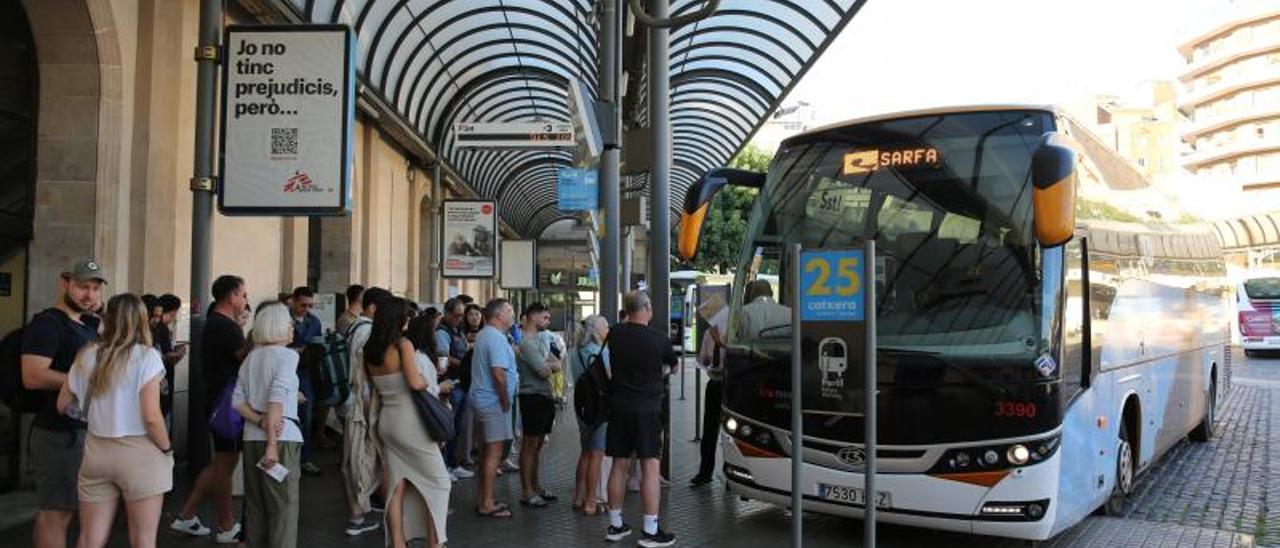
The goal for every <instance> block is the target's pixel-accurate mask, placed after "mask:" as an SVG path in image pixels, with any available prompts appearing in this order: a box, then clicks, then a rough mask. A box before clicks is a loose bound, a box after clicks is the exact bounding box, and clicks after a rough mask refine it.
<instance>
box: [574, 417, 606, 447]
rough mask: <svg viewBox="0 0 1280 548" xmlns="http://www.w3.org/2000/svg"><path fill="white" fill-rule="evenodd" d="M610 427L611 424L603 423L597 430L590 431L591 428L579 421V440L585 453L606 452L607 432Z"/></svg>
mask: <svg viewBox="0 0 1280 548" xmlns="http://www.w3.org/2000/svg"><path fill="white" fill-rule="evenodd" d="M608 427H609V423H607V422H602V423H600V426H597V427H596V428H595V430H590V429H589V428H590V427H589V426H587V425H586V424H585V423H583V422H582V419H578V440H579V441H580V442H582V450H583V451H604V446H605V439H606V438H605V432H606V429H607V428H608Z"/></svg>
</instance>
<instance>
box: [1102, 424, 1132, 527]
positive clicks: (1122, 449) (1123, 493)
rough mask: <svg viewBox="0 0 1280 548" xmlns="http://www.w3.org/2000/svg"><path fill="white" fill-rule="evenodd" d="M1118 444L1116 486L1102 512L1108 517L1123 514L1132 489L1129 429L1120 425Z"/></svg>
mask: <svg viewBox="0 0 1280 548" xmlns="http://www.w3.org/2000/svg"><path fill="white" fill-rule="evenodd" d="M1119 437H1120V443H1119V444H1118V445H1117V447H1116V484H1115V487H1113V488H1112V489H1111V496H1110V497H1108V498H1107V503H1106V505H1105V507H1104V510H1105V512H1106V514H1107V515H1108V516H1120V515H1121V514H1123V513H1124V507H1125V502H1126V501H1127V500H1128V499H1129V492H1130V491H1131V490H1132V489H1133V476H1134V474H1133V470H1134V466H1133V463H1134V459H1133V444H1132V443H1130V442H1129V428H1128V426H1127V425H1125V423H1124V422H1123V421H1122V422H1121V423H1120V436H1119Z"/></svg>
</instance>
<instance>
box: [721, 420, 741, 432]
mask: <svg viewBox="0 0 1280 548" xmlns="http://www.w3.org/2000/svg"><path fill="white" fill-rule="evenodd" d="M724 429H725V430H728V431H729V433H730V434H733V433H735V432H737V431H738V419H735V418H733V417H729V419H728V420H726V421H724Z"/></svg>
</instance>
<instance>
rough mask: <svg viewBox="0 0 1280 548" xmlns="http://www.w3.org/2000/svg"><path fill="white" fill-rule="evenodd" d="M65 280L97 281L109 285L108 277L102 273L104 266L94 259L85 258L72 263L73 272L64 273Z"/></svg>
mask: <svg viewBox="0 0 1280 548" xmlns="http://www.w3.org/2000/svg"><path fill="white" fill-rule="evenodd" d="M62 276H63V278H68V277H69V278H70V279H72V280H75V281H77V282H89V281H97V282H99V283H103V284H105V283H107V277H106V275H105V274H103V273H102V265H100V264H98V261H95V260H93V258H92V257H83V258H80V259H76V262H75V263H72V265H71V270H68V271H66V272H63V273H62Z"/></svg>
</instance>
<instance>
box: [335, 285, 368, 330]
mask: <svg viewBox="0 0 1280 548" xmlns="http://www.w3.org/2000/svg"><path fill="white" fill-rule="evenodd" d="M362 297H364V286H363V285H360V284H352V285H350V286H348V287H347V309H346V310H343V311H342V314H339V315H338V319H337V320H336V321H334V330H335V331H337V332H338V333H346V332H347V331H350V330H351V326H352V325H355V323H356V320H359V319H360V316H361V315H362V314H363V313H364V310H363V309H362V307H361V302H362V300H361V298H362Z"/></svg>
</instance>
